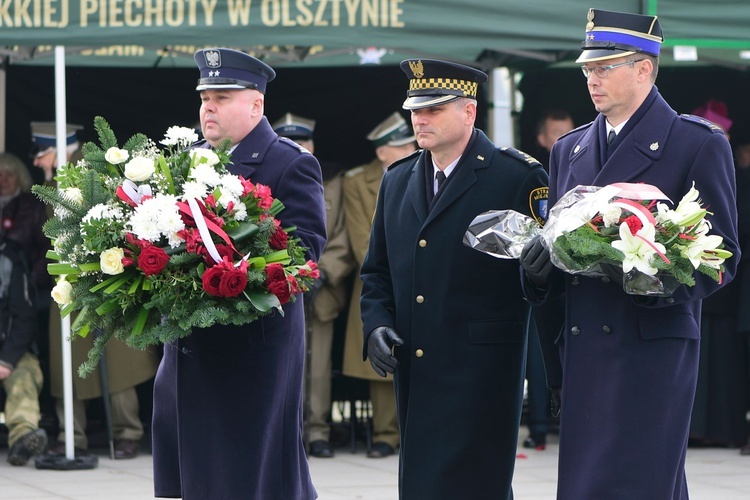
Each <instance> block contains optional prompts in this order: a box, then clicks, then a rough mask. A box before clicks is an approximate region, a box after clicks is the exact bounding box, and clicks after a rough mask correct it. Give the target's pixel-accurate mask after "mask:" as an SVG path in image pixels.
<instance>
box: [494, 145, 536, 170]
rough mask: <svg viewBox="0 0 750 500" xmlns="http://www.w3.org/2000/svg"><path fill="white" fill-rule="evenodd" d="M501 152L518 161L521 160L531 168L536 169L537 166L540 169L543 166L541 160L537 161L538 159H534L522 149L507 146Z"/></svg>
mask: <svg viewBox="0 0 750 500" xmlns="http://www.w3.org/2000/svg"><path fill="white" fill-rule="evenodd" d="M500 151H502V152H503V153H505V154H506V155H508V156H510V157H511V158H515V159H516V160H520V161H522V162H524V163H525V164H527V165H528V166H530V167H535V166H537V165H538V166H540V167H541V166H542V164H541V163H539V160H537V159H536V158H534V157H533V156H531V155H530V154H528V153H524V152H523V151H521V150H520V149H516V148H512V147H510V146H505V147H502V148H500Z"/></svg>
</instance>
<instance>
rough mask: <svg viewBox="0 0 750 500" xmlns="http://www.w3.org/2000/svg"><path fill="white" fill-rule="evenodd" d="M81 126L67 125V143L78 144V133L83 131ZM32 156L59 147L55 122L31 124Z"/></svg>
mask: <svg viewBox="0 0 750 500" xmlns="http://www.w3.org/2000/svg"><path fill="white" fill-rule="evenodd" d="M82 129H83V127H82V126H81V125H75V124H72V123H66V124H65V143H66V144H67V145H71V144H73V143H75V142H78V135H77V134H76V132H77V131H78V130H82ZM31 142H32V155H34V154H36V153H38V152H40V151H44V150H45V149H48V148H54V147H56V146H57V136H56V130H55V122H31Z"/></svg>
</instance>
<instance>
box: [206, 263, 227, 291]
mask: <svg viewBox="0 0 750 500" xmlns="http://www.w3.org/2000/svg"><path fill="white" fill-rule="evenodd" d="M224 271H225V270H224V268H223V267H221V266H214V267H211V268H209V269H206V272H205V273H203V277H202V278H201V280H203V289H204V290H205V291H206V293H208V294H209V295H214V296H216V297H221V291H220V290H219V286H220V285H221V276H222V275H223V274H224Z"/></svg>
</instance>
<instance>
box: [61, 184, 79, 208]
mask: <svg viewBox="0 0 750 500" xmlns="http://www.w3.org/2000/svg"><path fill="white" fill-rule="evenodd" d="M63 196H65V197H66V198H67V199H69V200H70V201H74V202H76V203H78V204H79V205H83V193H82V192H81V190H80V189H78V188H76V187H70V188H65V189H63Z"/></svg>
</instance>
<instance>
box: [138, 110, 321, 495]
mask: <svg viewBox="0 0 750 500" xmlns="http://www.w3.org/2000/svg"><path fill="white" fill-rule="evenodd" d="M232 163H233V165H231V166H229V170H230V171H231V172H232V173H234V174H238V175H242V176H243V177H245V178H248V179H250V180H252V181H253V182H255V183H261V184H265V185H267V186H269V187H270V188H271V192H272V194H273V196H274V197H276V198H278V199H280V200H281V201H282V202H283V203H284V205H285V207H286V208H285V209H284V210H283V211H282V212H281V213H280V214H279V216H278V217H279V219H280V220H281V224H282V226H283V227H289V226H296V227H297V230H296V231H295V232H294V233H293V236H297V237H299V238H301V240H302V242H301V244H302V245H303V246H305V247H308V248H309V251H308V258H312V259H315V260H317V258H318V257H319V256H320V254H321V252H322V250H323V247H324V246H325V241H326V227H325V209H324V203H323V188H322V183H321V174H320V166H319V165H318V162H317V160H316V159H315V158H314V157H313V156H312V155H311V154H309V153H308V152H307V151H305V150H303V149H301V148H300V147H299V146H297V145H296V144H295V143H293V142H292V141H289V140H287V139H283V138H279V137H278V136H277V135H276V133H274V132H273V130H272V129H271V127H270V126H269V124H268V121H267V120H266V119H265V118H263V120H262V121H261V123H260V124H259V125H258V126H257V127H256V128H255V129H254V130H253V131H252V132H250V134H248V136H247V137H245V139H243V140H242V141H241V142H240V143H239V145H238V146H237V147H236V149H235V150H234V151H233V153H232ZM303 309H304V305H303V298H302V296H301V295H298V296H297V300H296V302H294V303H291V302H290V303H287V304H286V305H284V316H283V317H282V316H281V315H279V314H275V315H272V316H267V317H265V318H263V319H261V320H258V321H255V322H253V323H250V324H248V325H245V326H242V327H236V326H216V327H213V328H207V329H195V330H193V333H192V334H191V335H190V336H188V337H186V338H184V339H181V340H179V341H177V342H175V343H174V344H170V345H166V346H164V358H163V360H162V362H161V365H160V366H159V371H158V372H157V375H156V380H155V383H154V416H153V455H154V484H155V494H156V496H157V497H169V498H176V497H182V498H184V499H185V500H208V499H211V500H240V499H241V500H288V499H295V500H309V499H314V498H316V496H317V495H316V493H315V489H314V488H313V485H312V482H311V480H310V474H309V470H308V466H307V459H306V457H305V451H304V448H303V445H302V378H303V377H302V373H303V362H304V348H305V346H304V340H305V329H304V310H303Z"/></svg>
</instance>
